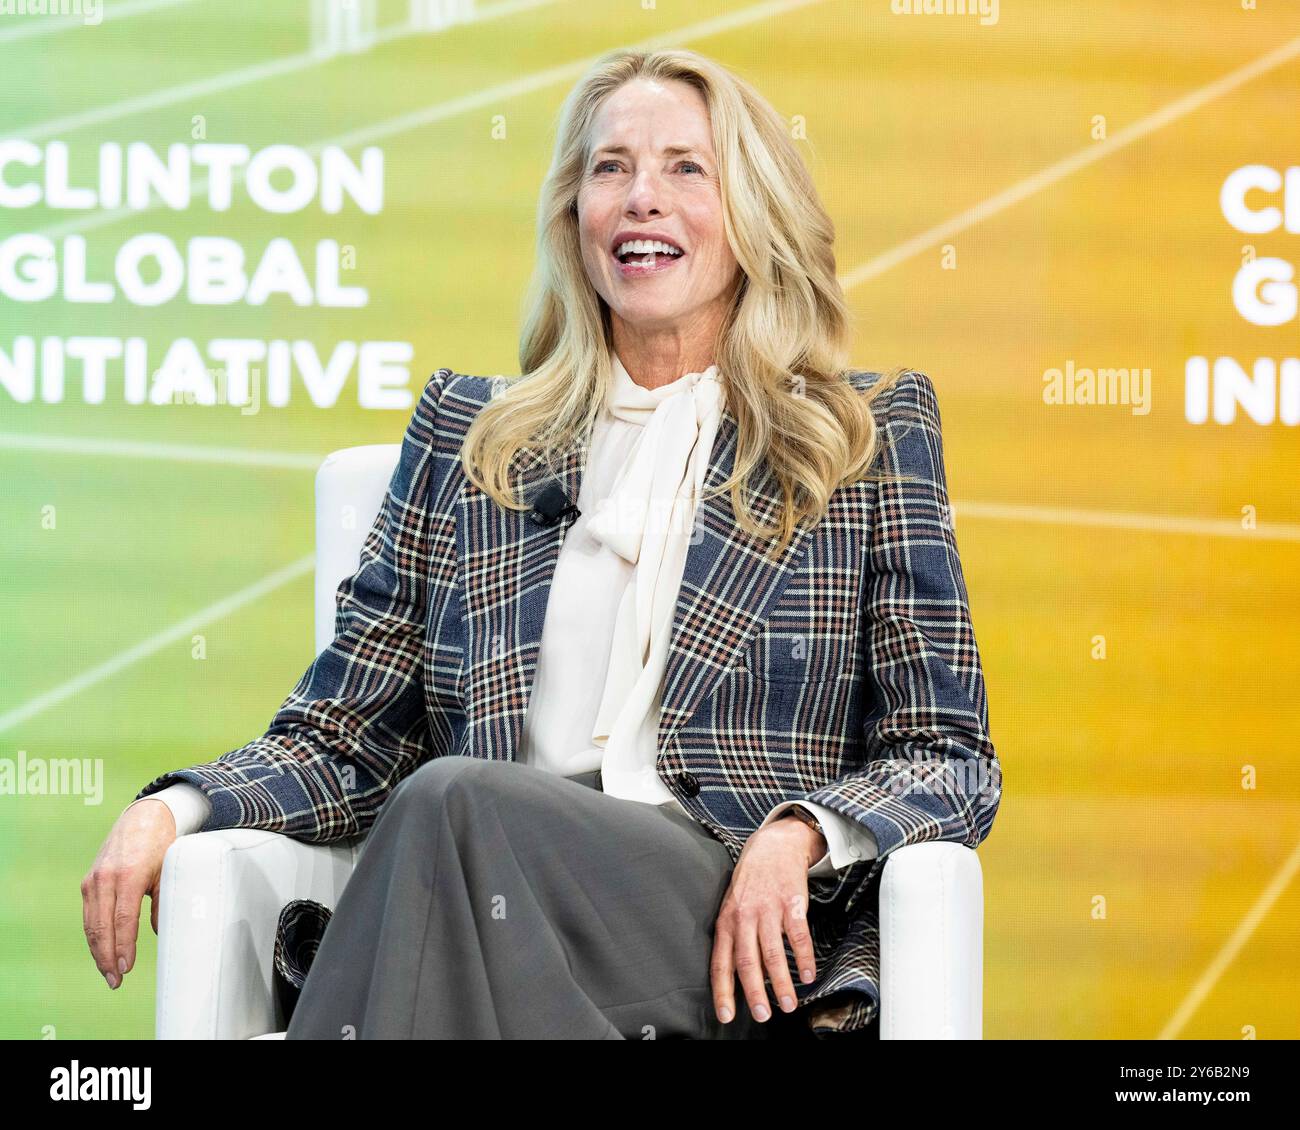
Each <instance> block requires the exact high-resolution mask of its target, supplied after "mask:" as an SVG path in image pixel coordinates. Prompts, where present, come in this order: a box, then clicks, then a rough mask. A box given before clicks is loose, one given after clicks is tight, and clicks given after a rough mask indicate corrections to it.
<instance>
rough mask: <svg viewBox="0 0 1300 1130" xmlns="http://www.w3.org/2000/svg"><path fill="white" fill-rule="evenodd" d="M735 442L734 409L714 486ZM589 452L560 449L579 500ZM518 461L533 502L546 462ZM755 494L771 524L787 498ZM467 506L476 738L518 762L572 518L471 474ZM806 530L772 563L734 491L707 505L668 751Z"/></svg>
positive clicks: (725, 417)
mask: <svg viewBox="0 0 1300 1130" xmlns="http://www.w3.org/2000/svg"><path fill="white" fill-rule="evenodd" d="M736 438H737V425H736V419H735V417H734V416H733V415H732V414H731V413H730V411H728V410H727V409H726V408H725V407H724V409H723V413H722V419H721V420H720V421H719V424H718V430H717V434H716V436H715V439H714V444H713V451H712V453H711V455H710V460H709V470H708V473H707V475H706V477H705V493H706V494H707V493H708V492H709V491H711V490H715V489H716V488H717V487H718V486H719V485H720V484H721V483H722V482H724V481H725V480H726V478H727V476H728V475H730V474H731V471H732V468H733V467H734V465H735V454H736ZM586 460H587V445H585V444H577V445H574V446H572V447H570V448H569V449H568V450H567V451H565V452H563V453H562V454H561V455H560V456H558V457H557V469H558V472H559V482H560V484H561V486H562V487H563V489H564V493H565V495H566V496H567V497H568V498H569V499H571V500H573V501H576V500H577V498H578V491H579V488H580V487H581V484H582V474H583V471H584V470H585V468H586ZM511 466H512V468H513V472H512V473H513V474H514V476H515V479H514V481H515V483H516V486H517V488H518V487H519V486H520V485H523V484H526V485H524V489H523V495H522V496H523V497H524V498H526V499H528V500H529V501H530V502H531V501H532V499H533V498H535V497H536V495H537V493H538V491H540V489H541V488H542V487H543V486H544V485H545V483H546V482H547V478H548V476H547V472H546V468H545V462H544V460H542V459H541V457H540V456H539V455H538V454H536V453H535V452H533V451H531V450H521V451H520V452H519V453H518V454H517V455H516V456H515V461H514V462H513V463H512V464H511ZM751 481H752V480H751ZM751 497H752V499H753V503H754V508H755V510H756V512H757V516H758V518H759V520H760V521H770V520H771V519H772V517H773V515H774V514H776V513H777V512H778V508H779V506H780V501H781V500H780V497H779V494H777V493H776V491H775V489H774V487H773V486H771V485H769V484H767V483H765V484H764V485H763V486H761V487H755V488H753V489H752V493H751ZM458 507H459V514H458V523H457V535H456V536H457V546H458V550H459V553H460V561H461V583H462V592H463V597H462V598H463V609H464V617H465V622H466V639H467V642H466V657H467V658H466V663H467V673H466V678H465V683H464V690H463V693H464V697H465V711H466V717H467V721H468V726H469V731H470V741H471V745H472V746H474V747H477V748H479V749H481V750H483V751H484V753H485V755H486V756H488V757H490V758H493V759H496V760H501V761H510V760H514V759H515V758H516V756H517V754H518V750H519V744H520V739H521V737H522V733H523V722H524V715H525V712H526V710H527V706H528V697H529V693H530V691H531V689H532V685H533V679H534V675H535V674H536V670H537V658H538V653H539V650H540V646H541V637H542V627H543V625H544V623H545V619H546V603H547V599H548V597H549V595H550V588H551V580H552V577H553V576H554V573H555V566H556V563H557V561H558V559H559V553H560V546H561V544H562V541H563V537H564V534H565V532H566V531H567V530H568V529H569V527H570V526H571V525H572V523H573V519H572V518H570V517H566V518H564V519H562V520H561V521H560V522H557V523H556V524H555V525H553V526H549V527H547V526H539V525H538V524H537V523H535V522H534V521H532V519H531V518H530V517H529V512H528V511H520V512H513V511H504V510H502V509H501V508H500V507H498V506H497V505H496V504H495V503H494V502H493V501H492V500H491V499H490V498H489V497H488V496H487V495H486V494H484V493H483V492H482V491H480V490H479V489H478V488H477V487H475V486H474V485H473V484H471V483H470V482H469V481H468V480H466V482H465V484H464V486H463V487H462V489H461V492H460V496H459V499H458ZM805 535H806V528H805V524H801V525H800V526H799V527H797V528H796V529H795V532H794V535H793V537H792V538H791V541H790V544H789V545H788V546H787V547H786V549H785V552H784V553H783V554H782V555H781V557H780V558H779V559H778V560H777V561H775V562H773V561H771V560H769V559H768V557H767V553H766V551H767V545H768V543H767V542H764V541H761V540H760V539H758V538H755V537H753V536H752V535H750V534H748V533H746V532H744V531H742V530H740V529H739V528H738V527H737V526H736V521H735V513H734V511H733V510H732V507H731V500H730V498H729V496H728V495H727V494H721V495H718V496H716V497H714V498H706V499H705V500H704V501H703V502H701V503H700V504H699V506H698V507H697V509H696V518H695V537H694V539H693V543H692V544H691V545H690V546H689V547H688V549H687V553H686V563H685V567H684V569H683V574H682V584H681V588H680V590H679V592H678V595H677V604H676V607H675V610H674V615H673V627H672V634H671V639H670V644H669V649H668V659H667V669H666V671H665V674H664V689H663V699H662V704H661V715H660V722H659V739H658V748H659V749H660V750H663V749H664V748H665V745H666V743H667V742H668V741H669V740H670V739H671V737H672V736H673V734H675V733H676V732H677V731H678V730H679V729H680V728H681V727H682V726H683V725H684V724H685V723H686V722H687V721H688V720H689V718H690V717H691V715H692V714H693V713H694V712H695V709H696V707H698V706H699V704H700V703H701V702H702V701H703V700H704V699H705V697H707V695H708V694H709V693H710V692H711V691H712V689H713V688H714V686H715V685H716V684H717V682H718V681H719V680H720V679H721V678H722V675H723V673H724V672H725V671H726V669H727V668H729V667H730V666H731V665H732V662H733V661H734V659H735V658H736V657H737V656H739V654H740V653H741V652H742V651H743V650H744V649H745V648H746V647H747V646H748V644H749V643H750V642H751V640H752V639H753V637H754V635H755V634H756V633H757V632H758V630H759V629H760V628H761V627H762V625H763V623H764V621H765V620H766V618H767V614H768V609H769V608H770V607H771V605H772V603H773V601H774V600H775V598H776V597H777V595H778V594H779V592H780V590H781V588H782V587H783V583H784V581H785V580H786V579H787V578H788V576H789V574H790V572H791V570H792V568H793V566H794V563H795V562H796V561H797V560H798V557H799V554H800V551H801V549H802V546H803V540H804V537H805ZM480 756H482V754H481V755H480Z"/></svg>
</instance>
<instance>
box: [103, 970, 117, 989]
mask: <svg viewBox="0 0 1300 1130" xmlns="http://www.w3.org/2000/svg"><path fill="white" fill-rule="evenodd" d="M104 980H105V981H107V982H108V987H109V988H110V989H116V988H117V986H116V985H115V984H113V974H112V973H111V972H110V973H105V974H104Z"/></svg>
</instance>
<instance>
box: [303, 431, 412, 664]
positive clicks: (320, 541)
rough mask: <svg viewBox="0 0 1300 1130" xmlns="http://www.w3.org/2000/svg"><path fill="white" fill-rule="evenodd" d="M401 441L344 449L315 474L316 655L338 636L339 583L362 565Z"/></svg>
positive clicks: (327, 458)
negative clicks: (335, 633) (336, 630)
mask: <svg viewBox="0 0 1300 1130" xmlns="http://www.w3.org/2000/svg"><path fill="white" fill-rule="evenodd" d="M401 450H402V448H401V444H397V443H379V444H369V445H367V446H365V447H345V448H343V450H341V451H335V452H334V453H333V454H331V455H327V456H326V457H325V462H324V463H322V464H321V465H320V470H319V471H317V472H316V599H315V608H316V654H317V655H319V654H320V653H321V652H322V651H324V650H325V648H327V647H328V646H329V645H330V641H331V640H333V639H334V613H335V598H336V597H337V594H338V587H339V583H340V582H341V581H343V580H344V579H346V578H347V577H350V576H352V574H353V573H355V572H356V571H357V566H358V565H360V563H361V547H362V546H363V545H365V542H366V535H368V534H369V533H370V528H371V527H372V526H373V525H374V524H375V518H376V517H378V515H379V507H380V504H381V503H382V502H383V501H384V495H385V493H386V492H387V491H388V486H389V483H390V482H391V481H392V478H393V472H394V471H396V469H397V458H398V455H399V454H400V453H401Z"/></svg>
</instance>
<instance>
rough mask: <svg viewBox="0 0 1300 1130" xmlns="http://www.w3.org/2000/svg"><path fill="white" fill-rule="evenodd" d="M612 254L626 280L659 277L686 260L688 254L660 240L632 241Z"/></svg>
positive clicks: (623, 244)
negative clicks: (681, 260)
mask: <svg viewBox="0 0 1300 1130" xmlns="http://www.w3.org/2000/svg"><path fill="white" fill-rule="evenodd" d="M612 254H613V256H614V261H615V262H616V263H617V264H618V271H619V274H620V275H622V276H623V277H624V278H625V279H626V278H639V277H640V276H641V275H657V274H659V273H661V272H662V271H666V270H668V269H669V268H670V267H671V266H672V265H673V264H674V263H676V262H677V261H678V260H679V259H685V258H686V252H685V251H683V250H682V249H681V248H680V247H677V246H675V245H674V244H671V243H664V242H663V241H662V240H658V239H646V240H630V241H628V242H626V243H622V244H620V245H619V246H618V247H616V248H615V249H614V251H613V252H612Z"/></svg>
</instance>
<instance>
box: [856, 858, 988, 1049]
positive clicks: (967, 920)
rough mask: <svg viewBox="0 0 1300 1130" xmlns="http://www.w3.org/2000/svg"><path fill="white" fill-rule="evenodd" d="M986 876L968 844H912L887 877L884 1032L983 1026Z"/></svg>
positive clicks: (950, 1033) (890, 1036)
mask: <svg viewBox="0 0 1300 1130" xmlns="http://www.w3.org/2000/svg"><path fill="white" fill-rule="evenodd" d="M983 1003H984V877H983V872H982V871H981V869H980V862H979V857H978V856H977V855H976V854H975V852H974V851H973V850H972V849H971V848H968V847H966V846H965V845H964V844H957V843H951V842H947V841H933V842H929V843H920V844H909V845H908V846H907V847H901V848H897V849H895V850H894V851H892V852H890V854H889V858H888V859H886V860H885V866H884V869H883V871H882V872H881V878H880V1038H881V1039H882V1040H978V1039H981V1038H982V1034H983Z"/></svg>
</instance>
